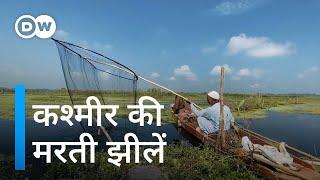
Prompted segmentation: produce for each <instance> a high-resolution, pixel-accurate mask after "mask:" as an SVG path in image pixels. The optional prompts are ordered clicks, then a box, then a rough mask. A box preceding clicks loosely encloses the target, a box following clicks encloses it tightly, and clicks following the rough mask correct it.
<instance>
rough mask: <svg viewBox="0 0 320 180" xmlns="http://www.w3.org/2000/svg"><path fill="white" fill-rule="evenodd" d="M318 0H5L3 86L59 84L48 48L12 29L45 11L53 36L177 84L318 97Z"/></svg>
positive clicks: (0, 21)
mask: <svg viewBox="0 0 320 180" xmlns="http://www.w3.org/2000/svg"><path fill="white" fill-rule="evenodd" d="M319 9H320V2H319V1H316V0H314V1H311V0H310V1H304V2H302V1H291V0H290V1H289V0H288V1H285V0H283V1H275V0H274V1H271V0H235V1H231V0H230V1H191V0H190V1H182V0H179V1H169V0H168V1H158V2H156V1H148V0H146V1H134V2H133V1H121V2H117V1H103V2H102V1H86V2H85V1H52V2H44V1H43V2H41V1H29V2H26V1H23V2H22V1H20V2H19V1H6V2H2V5H1V7H0V40H1V43H0V49H1V50H0V52H1V53H0V86H4V87H13V86H14V85H15V84H17V83H24V84H25V85H26V86H27V88H61V87H65V83H64V79H63V73H62V70H61V65H60V61H59V57H58V52H57V49H56V47H55V44H54V43H53V42H52V41H51V40H42V39H37V38H33V39H31V40H25V39H21V38H20V37H18V36H17V35H16V33H15V31H14V23H15V21H16V19H17V18H18V17H19V16H21V15H24V14H31V15H33V16H35V17H36V16H38V15H41V14H48V15H50V16H52V17H53V18H54V19H55V21H56V23H57V30H58V31H57V32H56V34H55V37H56V38H58V39H62V40H67V41H70V42H73V43H75V44H80V45H83V46H86V47H88V48H90V49H94V50H97V51H99V52H102V53H103V54H105V55H107V56H109V57H112V58H115V59H118V60H119V61H120V62H121V63H123V64H125V65H127V66H128V67H131V68H132V69H134V70H135V71H136V72H138V73H140V74H141V75H143V76H145V77H148V78H150V79H153V80H155V81H157V82H160V83H162V84H165V85H167V86H169V87H171V88H173V89H175V90H184V91H208V90H210V89H214V88H217V86H218V82H219V76H218V75H217V70H218V69H219V66H221V65H224V66H225V67H226V69H227V74H226V82H225V83H226V91H228V92H257V91H260V92H271V93H320V78H319V77H320V59H319V57H320V51H319V48H320V36H319V32H320V21H318V19H320V11H319Z"/></svg>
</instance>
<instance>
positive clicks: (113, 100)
mask: <svg viewBox="0 0 320 180" xmlns="http://www.w3.org/2000/svg"><path fill="white" fill-rule="evenodd" d="M102 94H103V96H104V97H105V99H106V100H107V102H106V103H109V104H119V105H120V109H119V110H118V113H117V115H118V117H126V116H127V115H128V113H129V110H127V109H126V104H128V103H132V102H131V101H132V99H131V98H130V97H131V96H132V94H128V93H119V92H106V93H102ZM181 94H182V95H183V96H185V97H187V98H189V99H190V100H192V101H193V102H195V103H196V104H198V105H199V106H200V107H203V108H205V107H207V106H208V105H207V102H206V93H181ZM88 95H90V92H85V91H84V92H81V94H78V96H77V98H78V99H79V100H81V99H85V98H86V97H87V96H88ZM141 95H148V96H153V97H155V98H156V99H157V100H158V101H159V102H160V103H161V104H165V105H167V107H166V109H164V110H163V111H162V119H163V121H164V122H173V119H172V118H171V110H170V108H169V106H168V105H169V104H170V103H173V100H174V98H175V96H174V95H172V94H171V93H168V92H162V91H159V90H157V89H150V90H145V91H143V92H142V91H137V96H138V97H139V96H141ZM26 103H27V104H26V108H27V119H32V118H33V114H34V110H32V109H31V106H32V105H35V104H57V105H61V104H69V105H71V104H72V103H71V101H70V97H69V95H68V92H67V90H65V89H61V90H27V93H26ZM225 104H226V105H228V106H229V107H230V108H231V110H232V112H233V114H234V116H235V118H236V119H238V118H241V119H243V118H249V119H250V118H260V117H264V116H265V112H266V111H267V110H269V109H272V110H274V109H273V107H278V106H279V108H280V109H281V111H283V112H285V111H289V112H290V111H292V109H290V108H287V107H291V106H292V107H299V108H296V109H297V110H299V111H300V112H302V111H303V112H305V113H315V114H320V113H317V112H319V111H320V110H317V108H316V107H315V106H312V105H302V104H320V97H319V96H280V95H263V94H253V95H252V94H251V95H249V94H225ZM284 105H289V106H287V107H286V108H284V107H282V106H284ZM300 105H301V106H300ZM275 110H278V109H277V108H276V109H275ZM54 112H55V113H58V114H59V111H54ZM13 117H14V92H13V91H12V90H7V91H2V92H0V119H13Z"/></svg>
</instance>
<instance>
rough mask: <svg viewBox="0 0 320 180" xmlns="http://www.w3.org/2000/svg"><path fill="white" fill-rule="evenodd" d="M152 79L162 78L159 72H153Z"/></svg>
mask: <svg viewBox="0 0 320 180" xmlns="http://www.w3.org/2000/svg"><path fill="white" fill-rule="evenodd" d="M151 77H152V78H158V77H160V74H159V73H157V72H153V73H151Z"/></svg>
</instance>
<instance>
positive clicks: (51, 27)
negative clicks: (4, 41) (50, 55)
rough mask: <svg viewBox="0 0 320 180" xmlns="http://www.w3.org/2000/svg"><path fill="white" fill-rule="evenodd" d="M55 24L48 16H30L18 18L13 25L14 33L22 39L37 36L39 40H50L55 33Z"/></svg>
mask: <svg viewBox="0 0 320 180" xmlns="http://www.w3.org/2000/svg"><path fill="white" fill-rule="evenodd" d="M56 28H57V26H56V22H55V21H54V19H53V18H52V17H50V16H48V15H40V16H38V17H37V18H34V17H33V16H31V15H23V16H20V17H19V18H18V19H17V21H16V23H15V30H16V33H17V34H18V35H19V36H20V37H21V38H24V39H30V38H32V37H34V36H37V37H39V38H41V39H45V38H50V37H51V36H52V35H53V34H54V33H55V31H56Z"/></svg>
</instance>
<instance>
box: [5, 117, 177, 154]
mask: <svg viewBox="0 0 320 180" xmlns="http://www.w3.org/2000/svg"><path fill="white" fill-rule="evenodd" d="M82 122H83V124H86V121H82ZM117 122H118V125H117V127H113V126H106V125H105V127H106V129H107V130H108V133H109V134H110V136H111V137H112V138H113V141H123V137H124V135H125V134H126V133H129V132H132V133H135V134H136V135H137V137H138V138H139V141H140V142H141V141H156V140H157V139H156V138H154V137H152V133H153V132H157V133H160V134H161V133H166V134H167V137H166V139H165V141H166V142H167V143H168V144H170V143H174V142H177V141H180V140H182V139H183V136H182V135H180V133H179V132H178V130H177V129H176V128H175V126H174V125H173V124H162V126H160V127H157V126H156V125H154V124H152V125H148V124H145V126H143V127H140V126H139V125H138V124H133V123H130V122H129V121H128V120H118V121H117ZM0 128H1V131H0V154H6V155H10V154H13V153H14V121H10V120H0ZM97 129H98V128H97V127H95V126H93V127H88V126H84V129H83V128H82V127H81V125H80V123H79V122H77V121H74V125H73V126H69V125H68V124H67V123H65V122H63V121H58V123H57V125H50V126H48V127H45V126H44V125H43V124H38V123H36V122H35V121H32V120H27V121H26V154H27V155H31V154H32V152H34V150H35V149H34V147H32V145H31V144H32V142H41V141H42V142H43V141H44V142H46V141H48V142H51V141H52V142H54V141H66V142H75V141H79V135H80V134H81V133H83V132H88V133H90V134H91V135H92V136H93V138H94V140H95V141H96V142H98V143H99V146H98V148H97V149H102V148H104V147H105V146H104V144H105V142H106V138H105V136H104V134H103V133H101V135H98V133H97Z"/></svg>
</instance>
